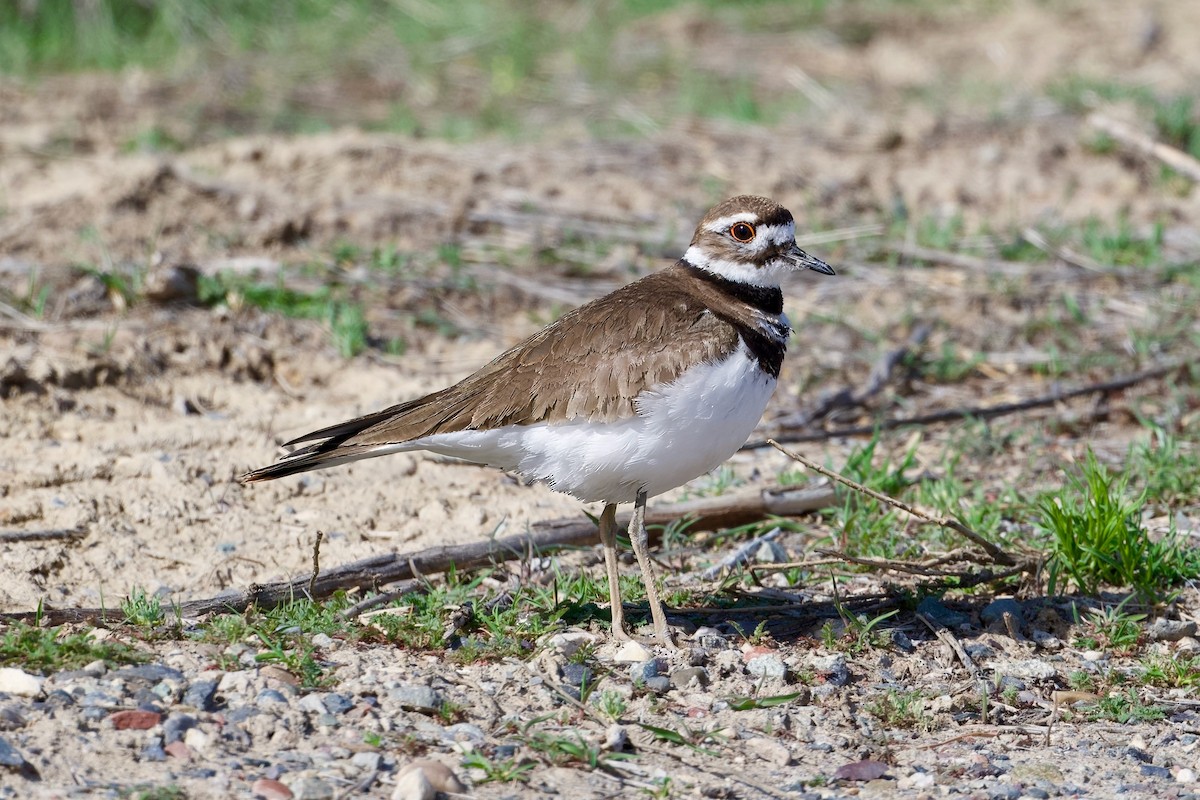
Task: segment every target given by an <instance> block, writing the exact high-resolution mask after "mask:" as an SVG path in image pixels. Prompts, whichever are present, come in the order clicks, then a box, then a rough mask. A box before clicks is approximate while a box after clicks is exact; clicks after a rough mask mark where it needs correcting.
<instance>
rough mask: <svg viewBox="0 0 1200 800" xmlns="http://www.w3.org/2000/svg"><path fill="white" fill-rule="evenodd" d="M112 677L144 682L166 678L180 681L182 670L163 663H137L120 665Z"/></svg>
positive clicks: (166, 679) (165, 679)
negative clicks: (127, 665) (130, 665)
mask: <svg viewBox="0 0 1200 800" xmlns="http://www.w3.org/2000/svg"><path fill="white" fill-rule="evenodd" d="M112 677H113V678H118V679H120V680H123V681H131V680H136V681H142V682H144V683H158V682H159V681H168V680H170V681H176V682H182V681H183V679H184V676H183V673H182V672H180V671H179V670H177V669H174V668H172V667H168V666H167V665H165V664H138V665H136V666H133V667H121V668H120V669H119V670H117V671H116V672H114V673H112Z"/></svg>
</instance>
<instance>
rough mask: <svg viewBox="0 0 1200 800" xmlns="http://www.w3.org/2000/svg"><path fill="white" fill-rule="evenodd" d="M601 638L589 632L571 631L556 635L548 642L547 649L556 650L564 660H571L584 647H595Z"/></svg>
mask: <svg viewBox="0 0 1200 800" xmlns="http://www.w3.org/2000/svg"><path fill="white" fill-rule="evenodd" d="M598 641H599V637H598V636H596V635H595V634H594V633H588V632H587V631H581V630H571V631H562V632H560V633H556V634H554V635H553V636H551V637H550V638H549V639H547V640H546V647H548V648H550V649H551V650H554V651H555V652H557V653H558V654H559V655H561V656H562V657H563V658H570V657H571V656H573V655H575V654H576V653H577V652H579V648H581V647H584V646H594V645H595V644H597V643H598Z"/></svg>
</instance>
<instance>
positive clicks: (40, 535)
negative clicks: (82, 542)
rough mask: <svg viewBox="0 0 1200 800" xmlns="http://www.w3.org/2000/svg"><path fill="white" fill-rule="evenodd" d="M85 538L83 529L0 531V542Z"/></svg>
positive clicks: (85, 531)
mask: <svg viewBox="0 0 1200 800" xmlns="http://www.w3.org/2000/svg"><path fill="white" fill-rule="evenodd" d="M85 536H87V530H85V529H84V528H55V529H52V530H41V531H0V542H3V543H5V544H8V543H12V542H49V541H53V540H55V539H82V538H83V537H85Z"/></svg>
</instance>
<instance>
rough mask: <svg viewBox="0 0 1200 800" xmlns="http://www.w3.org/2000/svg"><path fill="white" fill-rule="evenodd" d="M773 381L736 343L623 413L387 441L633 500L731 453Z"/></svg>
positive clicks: (613, 499)
mask: <svg viewBox="0 0 1200 800" xmlns="http://www.w3.org/2000/svg"><path fill="white" fill-rule="evenodd" d="M774 390H775V379H774V378H772V377H771V376H769V375H767V374H766V373H765V372H763V371H762V370H761V369H760V368H759V366H758V362H757V361H755V360H754V358H753V356H752V355H751V354H750V352H749V351H748V350H747V348H746V346H745V345H744V344H741V345H740V346H739V347H738V349H737V350H736V351H735V352H734V353H732V354H731V355H730V356H729V358H727V359H725V360H724V361H720V362H715V363H707V364H701V365H699V366H696V367H693V368H692V369H689V370H688V371H687V372H685V373H684V374H683V375H682V376H680V377H679V378H678V379H677V380H676V381H675V382H673V383H671V384H668V385H666V386H663V387H661V388H659V389H658V390H656V391H647V392H643V393H642V394H641V395H640V396H639V397H638V398H637V400H636V401H635V405H636V407H637V415H636V416H634V417H632V418H630V419H627V420H622V421H620V422H614V423H594V422H567V423H560V424H557V425H547V424H540V425H513V426H509V427H505V428H499V429H497V430H489V431H458V432H455V433H441V434H437V435H435V436H429V437H426V438H424V439H418V440H415V441H412V442H407V443H405V444H403V445H392V446H390V447H388V448H387V450H388V452H397V451H399V450H430V451H433V452H435V453H441V454H443V455H448V456H454V457H456V458H462V459H465V460H468V461H473V462H476V463H481V464H488V465H491V466H495V467H500V468H501V469H507V470H513V471H516V472H519V473H520V474H521V475H522V476H524V477H526V478H528V479H531V480H542V481H546V482H547V483H549V484H550V485H551V486H552V487H553V488H555V489H557V490H558V491H561V492H566V493H568V494H571V495H574V496H575V497H578V498H579V499H580V500H585V501H604V502H608V503H624V502H631V501H632V500H633V499H634V497H635V496H636V494H637V492H638V490H640V489H645V490H646V493H647V494H648V495H650V496H654V495H657V494H662V493H663V492H665V491H668V490H669V489H674V488H675V487H676V486H681V485H683V484H685V483H687V482H688V481H690V480H691V479H693V478H696V477H698V476H700V475H703V474H704V473H706V472H708V471H709V470H712V469H714V468H716V467H717V466H718V465H720V464H721V463H722V462H723V461H725V460H726V459H727V458H729V457H730V456H731V455H733V454H734V453H735V452H736V451H737V449H738V448H739V447H741V446H742V445H743V444H745V442H746V439H747V438H748V437H749V436H750V433H751V431H753V430H754V426H755V425H757V424H758V421H759V419H760V418H761V417H762V413H763V410H764V409H766V407H767V401H768V400H769V399H770V397H771V393H772V392H773V391H774ZM381 455H382V454H381Z"/></svg>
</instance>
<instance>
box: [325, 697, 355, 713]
mask: <svg viewBox="0 0 1200 800" xmlns="http://www.w3.org/2000/svg"><path fill="white" fill-rule="evenodd" d="M325 708H326V709H328V710H329V713H330V714H345V713H346V712H347V711H349V710H350V709H352V708H354V701H353V700H351V699H350V698H349V697H346V695H344V694H338V693H337V692H330V693H329V694H327V695H325Z"/></svg>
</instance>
